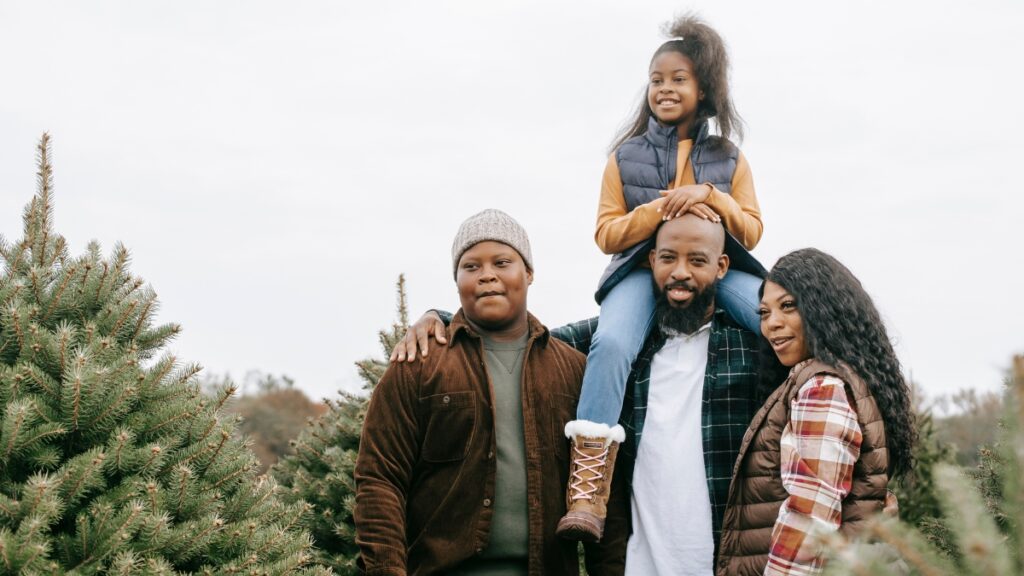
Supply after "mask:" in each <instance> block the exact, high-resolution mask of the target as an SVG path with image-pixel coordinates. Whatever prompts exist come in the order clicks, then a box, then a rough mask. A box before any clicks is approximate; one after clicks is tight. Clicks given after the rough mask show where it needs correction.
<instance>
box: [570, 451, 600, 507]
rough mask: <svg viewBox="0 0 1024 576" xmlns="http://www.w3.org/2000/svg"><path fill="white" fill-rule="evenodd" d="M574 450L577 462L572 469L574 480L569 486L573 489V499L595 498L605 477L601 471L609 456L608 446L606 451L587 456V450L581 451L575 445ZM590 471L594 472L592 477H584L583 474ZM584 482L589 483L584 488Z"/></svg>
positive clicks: (574, 460)
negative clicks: (595, 493)
mask: <svg viewBox="0 0 1024 576" xmlns="http://www.w3.org/2000/svg"><path fill="white" fill-rule="evenodd" d="M572 449H573V452H575V453H576V458H574V459H573V462H574V463H575V464H576V466H574V470H573V471H572V482H570V483H569V488H570V489H571V490H572V491H573V494H572V499H573V500H593V499H594V492H597V490H598V488H599V484H598V483H599V482H600V481H601V479H602V478H604V472H602V471H601V469H602V468H604V466H605V462H606V461H605V458H606V457H607V456H608V448H605V449H604V452H601V453H600V454H595V455H594V456H587V454H586V453H585V452H582V451H580V449H579V448H577V447H576V446H575V445H574V446H573V447H572ZM585 472H590V473H591V474H593V476H592V477H590V478H584V477H583V474H584V473H585ZM584 484H586V485H587V487H586V488H584V486H583V485H584Z"/></svg>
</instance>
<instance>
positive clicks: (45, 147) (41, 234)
mask: <svg viewBox="0 0 1024 576" xmlns="http://www.w3.org/2000/svg"><path fill="white" fill-rule="evenodd" d="M50 153H51V150H50V134H49V133H47V132H43V136H42V137H41V138H40V139H39V145H38V146H37V147H36V163H37V166H38V167H39V170H38V172H36V194H37V198H39V201H38V202H35V201H34V202H32V204H31V205H30V206H31V207H32V208H33V214H32V217H33V219H34V223H33V224H34V226H33V227H34V229H35V230H36V234H37V237H36V240H37V242H35V243H34V246H33V250H32V256H33V257H34V259H35V261H36V265H38V266H46V265H47V258H46V245H47V242H48V241H49V234H50V221H51V219H52V217H53V205H52V204H51V203H50V192H52V191H53V167H52V166H51V165H50Z"/></svg>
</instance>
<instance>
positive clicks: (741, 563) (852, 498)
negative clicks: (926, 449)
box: [715, 360, 889, 576]
mask: <svg viewBox="0 0 1024 576" xmlns="http://www.w3.org/2000/svg"><path fill="white" fill-rule="evenodd" d="M823 373H827V374H833V375H835V376H838V377H839V378H840V379H841V380H842V381H843V382H844V383H845V384H846V394H847V397H849V398H851V399H853V403H852V408H853V409H854V410H855V411H856V412H857V422H858V423H859V424H860V428H861V433H862V434H863V440H862V443H861V449H860V457H859V458H858V459H857V462H856V464H854V467H853V483H852V486H851V488H850V493H849V494H848V495H847V496H846V498H845V499H844V500H843V513H842V524H841V525H840V528H839V531H840V532H841V533H843V534H844V535H846V536H853V535H855V534H856V533H857V532H858V531H859V529H860V527H861V526H862V525H863V521H864V520H866V519H867V518H868V517H870V516H871V515H874V514H877V513H878V512H881V511H882V508H883V506H884V504H885V495H886V485H887V484H888V482H889V451H888V449H887V448H886V445H885V423H884V421H883V420H882V415H881V412H879V410H878V405H877V404H876V403H875V398H874V397H873V396H872V395H871V391H870V390H869V389H868V387H867V384H865V383H864V381H863V380H862V379H861V378H860V377H858V376H857V375H856V374H854V373H852V372H851V371H849V370H846V369H844V368H835V367H832V366H829V365H827V364H824V363H822V362H820V361H818V360H813V361H811V362H809V363H808V364H807V365H806V366H803V367H802V368H801V369H800V370H797V371H796V372H795V373H793V372H791V373H790V375H789V377H788V378H787V379H786V382H785V383H784V384H782V385H781V386H779V387H778V388H777V389H776V390H775V391H774V392H773V393H772V394H771V396H769V397H768V400H766V401H765V403H764V406H762V407H761V409H760V410H759V411H758V412H757V414H755V415H754V418H753V420H751V422H750V427H749V428H747V433H746V435H745V436H744V437H743V443H742V444H741V445H740V452H739V455H738V456H737V458H736V467H735V469H734V471H733V479H732V483H731V484H730V485H729V499H728V504H727V505H726V509H725V518H724V520H723V521H722V537H721V540H720V546H719V551H718V564H717V566H716V569H715V574H716V575H717V576H737V575H739V576H745V575H755V574H763V573H764V569H765V566H766V565H767V564H768V549H769V547H770V545H771V536H772V528H774V527H775V520H776V519H777V518H778V516H779V509H780V508H781V507H782V504H783V502H785V500H786V498H787V497H788V496H789V494H788V493H787V492H786V489H785V488H784V487H783V486H782V477H781V474H782V471H781V464H780V459H781V454H780V451H779V444H780V442H781V440H782V431H783V429H784V428H785V427H786V424H787V423H788V422H789V411H790V405H791V404H792V401H793V399H794V398H796V395H797V394H798V393H799V391H800V387H801V386H803V384H804V383H806V382H807V381H808V380H810V379H811V377H813V376H814V375H816V374H823Z"/></svg>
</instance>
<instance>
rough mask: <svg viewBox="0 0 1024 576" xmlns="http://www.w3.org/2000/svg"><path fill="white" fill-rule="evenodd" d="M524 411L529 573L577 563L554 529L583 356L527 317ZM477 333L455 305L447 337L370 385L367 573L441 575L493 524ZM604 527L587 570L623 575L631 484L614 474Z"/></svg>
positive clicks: (363, 488)
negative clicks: (617, 479)
mask: <svg viewBox="0 0 1024 576" xmlns="http://www.w3.org/2000/svg"><path fill="white" fill-rule="evenodd" d="M523 362H524V364H523V381H522V412H523V425H524V426H523V431H524V435H525V441H526V467H527V469H526V483H527V502H528V504H529V527H528V531H529V559H528V564H529V573H530V574H531V575H538V576H539V575H563V574H565V575H571V576H576V575H577V574H578V572H579V570H578V566H579V560H578V557H577V552H576V543H575V542H570V541H567V540H562V539H560V538H558V537H556V536H555V527H556V525H557V524H558V519H559V518H560V517H561V516H562V515H563V514H564V513H565V507H566V504H565V488H566V482H567V481H568V475H569V461H568V458H569V456H568V451H569V445H568V440H567V439H566V438H565V433H564V428H565V424H566V422H568V421H569V420H572V419H574V418H575V415H576V402H577V400H578V399H579V393H580V386H581V384H582V380H583V366H584V364H585V362H586V359H585V358H584V356H583V355H582V354H580V353H579V352H577V351H575V350H573V349H572V348H570V347H569V346H568V345H566V344H564V343H562V342H560V341H558V340H556V339H554V338H551V337H550V335H549V333H548V330H547V328H545V327H544V326H543V325H541V323H540V322H538V321H537V319H536V318H534V317H533V316H532V315H531V316H530V317H529V339H528V342H527V347H526V352H525V359H524V361H523ZM492 397H493V395H492V393H491V382H490V379H489V378H488V376H487V371H486V368H485V360H484V356H483V347H482V341H481V339H480V337H479V336H478V335H477V334H476V333H475V332H474V331H473V329H472V328H471V327H470V326H469V325H468V324H467V322H466V319H465V316H464V315H463V313H462V312H461V311H460V312H459V313H458V314H456V315H455V318H454V319H453V320H452V323H451V326H449V328H448V345H447V346H440V347H435V348H434V349H432V350H431V351H430V354H429V355H428V356H427V357H426V358H421V359H419V360H417V361H416V362H412V363H406V362H401V363H397V364H392V365H391V367H390V368H388V370H387V372H386V373H385V374H384V377H383V378H382V379H381V381H380V383H379V384H378V385H377V388H376V389H375V390H374V392H373V397H372V398H371V400H370V405H369V409H368V412H367V415H366V422H365V425H364V427H363V433H362V439H361V441H360V447H359V457H358V459H357V461H356V468H355V480H356V506H355V524H356V543H357V544H358V545H359V549H360V560H359V563H360V567H361V568H362V569H363V570H364V571H365V573H366V574H367V575H368V576H376V575H387V576H404V575H406V574H408V575H410V576H412V575H427V574H441V573H444V572H446V571H449V570H452V569H454V568H455V567H457V566H458V565H459V564H460V563H461V562H463V561H465V560H467V559H469V558H471V557H473V556H474V555H475V554H479V553H480V552H481V551H483V550H484V549H485V548H486V546H487V542H488V538H489V535H490V530H491V517H492V499H493V498H494V489H495V476H496V462H495V457H494V455H495V449H496V448H495V446H496V445H495V434H494V411H493V410H494V408H493V406H492V405H491V398H492ZM612 498H613V499H614V500H615V501H617V502H620V504H619V505H610V506H609V518H608V521H607V524H606V528H605V536H604V538H603V539H602V542H601V544H600V545H593V546H588V548H587V569H588V572H589V573H590V574H591V575H593V576H601V575H621V574H622V573H623V568H624V564H625V550H626V540H627V539H628V530H629V528H628V521H629V520H628V504H627V505H622V501H624V499H627V498H628V489H626V487H625V486H624V483H623V482H617V483H616V487H615V489H614V490H613V493H612Z"/></svg>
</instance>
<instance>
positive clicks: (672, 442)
mask: <svg viewBox="0 0 1024 576" xmlns="http://www.w3.org/2000/svg"><path fill="white" fill-rule="evenodd" d="M710 335H711V324H710V323H709V324H706V325H704V326H703V327H702V328H701V329H700V330H698V331H697V333H696V334H692V335H680V336H676V337H674V338H670V339H669V340H668V341H667V342H666V343H665V345H664V346H663V347H662V348H661V350H659V351H658V353H657V354H655V356H654V358H653V359H652V361H651V382H650V390H649V393H648V397H647V415H646V418H645V420H644V428H643V436H641V439H640V446H639V450H638V451H637V457H636V466H635V468H634V471H633V494H632V504H633V510H632V515H633V535H632V536H630V538H629V545H628V548H627V549H626V576H679V575H685V576H712V574H713V573H714V566H713V563H714V554H715V544H714V536H713V531H712V529H711V500H710V497H709V496H708V484H707V475H706V473H705V469H704V444H703V441H702V440H701V403H702V400H703V390H704V371H705V367H706V365H707V359H708V339H709V337H710Z"/></svg>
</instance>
